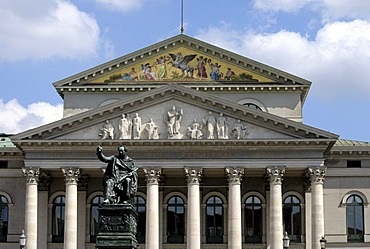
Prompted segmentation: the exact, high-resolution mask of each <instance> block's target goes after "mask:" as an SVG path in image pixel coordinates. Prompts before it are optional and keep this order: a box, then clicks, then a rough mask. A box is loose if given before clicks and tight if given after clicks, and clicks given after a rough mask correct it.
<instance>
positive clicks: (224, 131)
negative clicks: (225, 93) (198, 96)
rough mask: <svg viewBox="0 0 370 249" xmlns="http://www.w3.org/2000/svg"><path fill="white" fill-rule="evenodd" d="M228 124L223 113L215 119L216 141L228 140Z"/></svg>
mask: <svg viewBox="0 0 370 249" xmlns="http://www.w3.org/2000/svg"><path fill="white" fill-rule="evenodd" d="M228 134H229V122H228V121H227V119H226V117H225V116H224V114H223V113H220V116H219V117H218V118H217V136H218V139H229V135H228Z"/></svg>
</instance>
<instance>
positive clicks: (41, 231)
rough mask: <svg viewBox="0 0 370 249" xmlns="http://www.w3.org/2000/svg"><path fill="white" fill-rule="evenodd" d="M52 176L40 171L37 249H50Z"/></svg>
mask: <svg viewBox="0 0 370 249" xmlns="http://www.w3.org/2000/svg"><path fill="white" fill-rule="evenodd" d="M49 187H50V175H49V174H48V172H46V171H45V170H42V169H40V176H39V182H38V190H39V192H38V198H39V201H38V220H37V227H38V231H37V249H47V248H48V211H49V204H48V200H49Z"/></svg>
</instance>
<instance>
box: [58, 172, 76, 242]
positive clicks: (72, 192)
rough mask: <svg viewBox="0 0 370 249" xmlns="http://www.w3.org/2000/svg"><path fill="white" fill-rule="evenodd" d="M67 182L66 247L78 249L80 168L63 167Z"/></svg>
mask: <svg viewBox="0 0 370 249" xmlns="http://www.w3.org/2000/svg"><path fill="white" fill-rule="evenodd" d="M62 172H63V174H64V177H65V184H66V203H65V224H64V229H65V230H64V249H77V243H78V241H77V213H78V209H77V202H78V196H77V182H78V178H79V176H80V169H78V168H62Z"/></svg>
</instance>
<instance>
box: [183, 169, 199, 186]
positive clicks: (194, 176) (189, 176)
mask: <svg viewBox="0 0 370 249" xmlns="http://www.w3.org/2000/svg"><path fill="white" fill-rule="evenodd" d="M184 170H185V176H186V180H187V182H188V183H200V181H201V179H202V176H203V169H202V168H189V167H185V168H184Z"/></svg>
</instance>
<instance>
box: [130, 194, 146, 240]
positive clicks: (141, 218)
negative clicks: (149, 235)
mask: <svg viewBox="0 0 370 249" xmlns="http://www.w3.org/2000/svg"><path fill="white" fill-rule="evenodd" d="M138 199H142V200H143V203H139V204H140V205H139V206H140V207H143V208H144V212H139V206H138V205H137V200H138ZM133 204H134V205H135V208H136V212H137V213H138V217H137V234H136V238H137V242H138V243H140V244H144V243H145V235H146V211H147V208H146V198H145V195H144V194H142V193H139V192H137V193H136V195H135V197H134V200H133ZM140 214H141V215H140ZM140 224H144V228H142V227H141V226H140ZM139 230H142V231H141V232H142V234H139Z"/></svg>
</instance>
